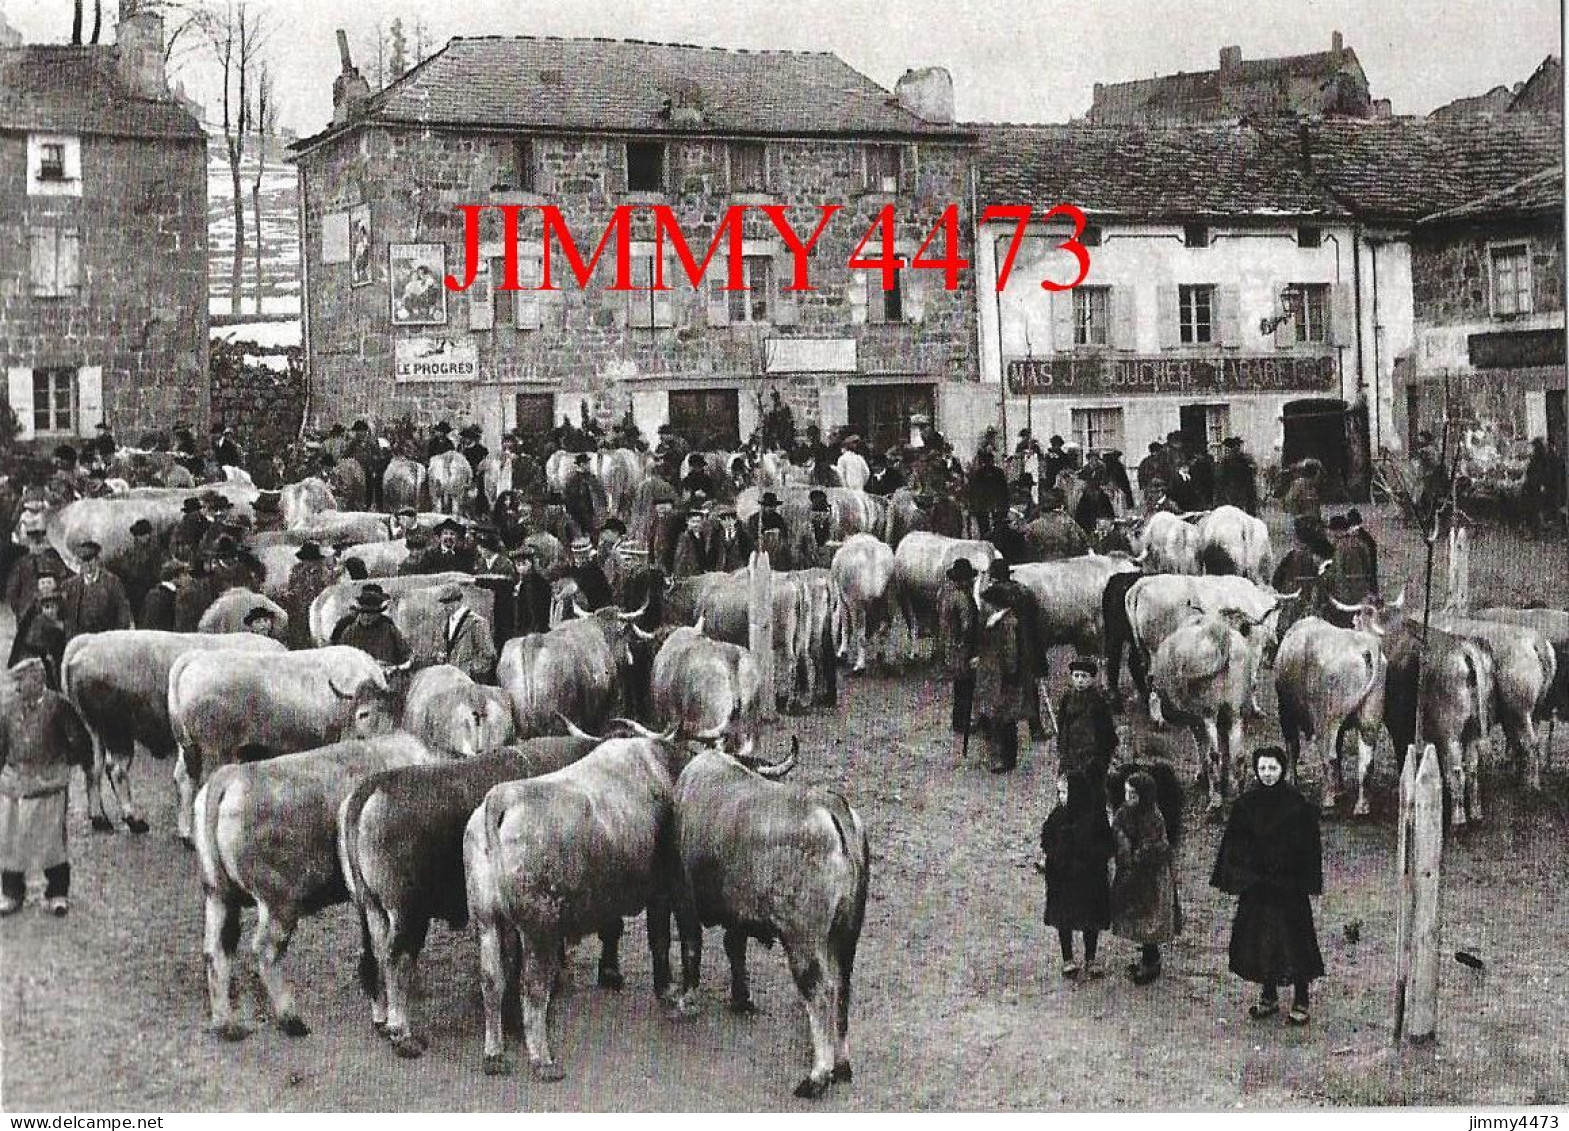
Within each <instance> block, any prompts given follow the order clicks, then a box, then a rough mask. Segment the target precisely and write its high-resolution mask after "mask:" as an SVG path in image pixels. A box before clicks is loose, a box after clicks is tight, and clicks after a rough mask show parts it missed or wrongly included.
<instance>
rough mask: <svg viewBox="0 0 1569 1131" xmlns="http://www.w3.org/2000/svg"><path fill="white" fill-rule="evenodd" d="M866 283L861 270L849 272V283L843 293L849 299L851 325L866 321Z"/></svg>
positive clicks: (858, 324)
mask: <svg viewBox="0 0 1569 1131" xmlns="http://www.w3.org/2000/svg"><path fill="white" fill-rule="evenodd" d="M866 284H867V278H866V275H865V274H864V273H863V272H860V271H852V272H850V285H849V286H848V287H847V288H846V289H845V294H846V296H847V297H848V298H849V300H850V325H852V326H860V325H862V324H864V323H865V322H866V321H867V312H866V306H867V303H866Z"/></svg>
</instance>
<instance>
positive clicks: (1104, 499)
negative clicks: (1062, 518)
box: [1073, 470, 1117, 535]
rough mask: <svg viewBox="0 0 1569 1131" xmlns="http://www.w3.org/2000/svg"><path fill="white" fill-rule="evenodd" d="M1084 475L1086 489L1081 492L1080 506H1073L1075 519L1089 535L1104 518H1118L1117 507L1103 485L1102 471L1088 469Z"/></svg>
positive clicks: (1107, 519) (1109, 519)
mask: <svg viewBox="0 0 1569 1131" xmlns="http://www.w3.org/2000/svg"><path fill="white" fill-rule="evenodd" d="M1083 475H1084V490H1083V491H1082V492H1081V493H1080V494H1079V504H1078V506H1076V507H1074V508H1073V521H1075V522H1077V523H1078V524H1079V527H1080V529H1082V530H1083V531H1084V533H1085V534H1086V535H1088V534H1093V533H1094V532H1095V524H1096V523H1097V522H1099V521H1101V520H1102V519H1105V520H1106V521H1108V522H1110V521H1111V520H1112V519H1114V518H1116V517H1117V509H1116V508H1115V507H1113V506H1112V505H1111V496H1109V495H1107V494H1106V489H1105V488H1104V487H1102V486H1101V475H1100V473H1099V472H1094V471H1089V470H1086V471H1085V472H1084V473H1083Z"/></svg>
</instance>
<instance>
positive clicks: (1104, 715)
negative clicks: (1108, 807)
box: [1057, 656, 1119, 789]
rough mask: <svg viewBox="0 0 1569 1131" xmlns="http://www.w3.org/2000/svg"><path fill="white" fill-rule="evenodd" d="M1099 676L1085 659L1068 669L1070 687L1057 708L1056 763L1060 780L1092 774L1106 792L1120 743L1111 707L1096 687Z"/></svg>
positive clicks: (1094, 667) (1096, 669)
mask: <svg viewBox="0 0 1569 1131" xmlns="http://www.w3.org/2000/svg"><path fill="white" fill-rule="evenodd" d="M1099 672H1100V669H1099V667H1098V666H1097V665H1096V663H1095V661H1094V660H1091V659H1089V658H1087V657H1084V656H1079V657H1076V658H1075V659H1074V660H1073V662H1072V663H1070V664H1069V665H1068V673H1069V675H1068V678H1069V681H1070V683H1071V686H1070V687H1069V688H1068V690H1067V691H1065V692H1063V696H1062V700H1061V702H1059V703H1058V705H1057V761H1058V767H1059V770H1058V772H1059V774H1060V775H1061V776H1064V777H1065V776H1067V775H1068V774H1071V773H1074V772H1075V771H1078V772H1081V773H1085V774H1089V775H1090V776H1092V777H1093V778H1094V779H1095V780H1096V781H1097V782H1099V783H1100V784H1101V787H1102V789H1104V788H1105V784H1106V771H1107V770H1108V769H1110V768H1111V760H1112V756H1113V755H1114V754H1116V752H1117V744H1118V741H1119V740H1118V738H1117V725H1116V723H1115V722H1113V721H1112V717H1111V706H1110V704H1108V703H1107V702H1106V696H1105V695H1104V693H1102V691H1101V689H1100V688H1099V687H1097V686H1096V684H1095V677H1096V675H1098V674H1099Z"/></svg>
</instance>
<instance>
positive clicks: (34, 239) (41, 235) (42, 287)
mask: <svg viewBox="0 0 1569 1131" xmlns="http://www.w3.org/2000/svg"><path fill="white" fill-rule="evenodd" d="M55 235H56V232H55V229H53V228H34V229H32V230H31V231H30V232H28V233H27V243H28V250H29V253H30V258H31V262H32V273H31V276H30V282H31V283H32V288H33V294H35V295H54V294H58V293H59V291H58V289H57V288H56V285H55V279H56V274H55Z"/></svg>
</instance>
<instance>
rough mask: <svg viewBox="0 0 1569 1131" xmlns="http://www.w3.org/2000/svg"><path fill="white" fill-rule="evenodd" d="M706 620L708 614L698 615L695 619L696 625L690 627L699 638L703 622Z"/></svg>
mask: <svg viewBox="0 0 1569 1131" xmlns="http://www.w3.org/2000/svg"><path fill="white" fill-rule="evenodd" d="M707 619H708V614H707V613H699V614H698V617H697V623H696V624H694V625H693V626H692V627H693V629H695V630H696V632H697V634H698V635H699V636H701V635H703V622H704V621H705V620H707Z"/></svg>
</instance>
